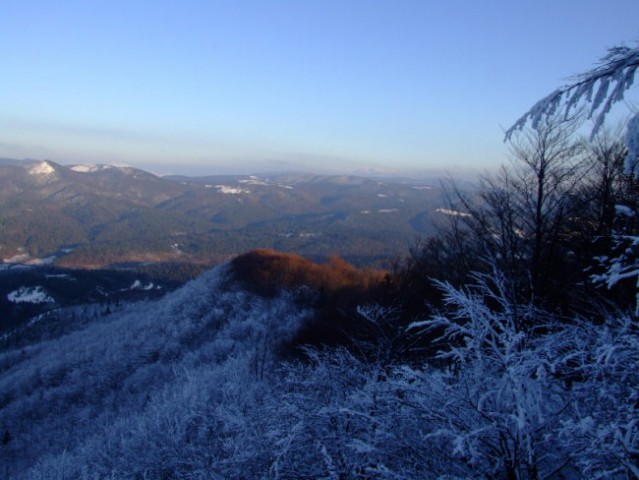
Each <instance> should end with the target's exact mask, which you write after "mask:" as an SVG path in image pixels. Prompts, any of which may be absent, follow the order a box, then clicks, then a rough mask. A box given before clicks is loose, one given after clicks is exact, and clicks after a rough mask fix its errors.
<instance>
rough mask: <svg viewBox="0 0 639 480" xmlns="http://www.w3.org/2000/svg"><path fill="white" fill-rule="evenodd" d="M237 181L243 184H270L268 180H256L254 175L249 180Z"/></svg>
mask: <svg viewBox="0 0 639 480" xmlns="http://www.w3.org/2000/svg"><path fill="white" fill-rule="evenodd" d="M237 183H243V184H244V185H267V186H268V185H270V184H269V183H268V182H265V181H264V180H258V179H257V178H255V177H251V178H250V179H249V180H238V182H237Z"/></svg>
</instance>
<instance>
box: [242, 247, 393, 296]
mask: <svg viewBox="0 0 639 480" xmlns="http://www.w3.org/2000/svg"><path fill="white" fill-rule="evenodd" d="M231 266H232V268H233V271H234V273H235V275H236V276H237V278H239V279H240V280H242V281H244V282H246V283H247V285H248V286H250V287H252V288H255V289H257V290H259V291H260V292H262V293H275V291H276V290H278V289H280V288H295V287H301V286H307V287H310V288H312V289H317V290H324V291H331V292H336V291H338V290H360V291H362V290H370V289H373V288H375V287H377V286H378V285H380V283H381V282H382V281H383V280H384V279H385V278H386V277H387V272H384V271H381V270H373V269H359V268H357V267H354V266H353V265H351V264H350V263H348V262H346V261H345V260H343V259H341V258H339V257H335V256H334V257H331V258H330V260H329V261H328V262H327V263H323V264H320V263H316V262H312V261H311V260H308V259H306V258H304V257H301V256H299V255H295V254H292V253H280V252H276V251H274V250H266V249H262V250H253V251H251V252H248V253H245V254H243V255H240V256H238V257H236V258H235V259H234V260H233V261H232V262H231Z"/></svg>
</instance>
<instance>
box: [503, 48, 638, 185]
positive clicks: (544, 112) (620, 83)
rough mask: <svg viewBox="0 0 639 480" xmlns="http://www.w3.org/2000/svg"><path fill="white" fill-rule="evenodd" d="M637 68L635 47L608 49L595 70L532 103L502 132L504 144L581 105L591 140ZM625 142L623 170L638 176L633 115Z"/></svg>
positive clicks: (627, 86)
mask: <svg viewBox="0 0 639 480" xmlns="http://www.w3.org/2000/svg"><path fill="white" fill-rule="evenodd" d="M637 67H639V47H635V48H630V47H627V46H619V47H614V48H611V49H609V50H608V54H607V55H606V56H605V57H603V58H602V59H601V61H600V63H599V64H598V65H597V66H596V67H595V68H593V69H592V70H589V71H587V72H585V73H582V74H580V75H577V76H576V77H575V78H574V81H573V82H572V83H569V84H568V85H565V86H563V87H561V88H558V89H557V90H555V91H554V92H552V93H551V94H550V95H548V96H546V97H544V98H542V99H541V100H539V101H538V102H537V103H535V104H534V105H533V106H532V108H531V109H530V110H528V111H527V112H526V113H525V114H524V115H522V117H521V118H519V119H518V120H517V121H516V122H515V123H514V124H513V125H512V126H511V127H510V128H509V129H508V130H507V131H506V140H509V139H510V138H511V137H512V135H513V134H514V133H515V132H516V131H518V130H521V129H523V128H524V127H525V126H526V125H527V124H528V123H529V122H530V124H531V126H532V128H534V129H536V128H537V127H538V126H539V123H540V122H541V121H542V120H543V119H545V118H547V117H549V116H552V115H554V114H556V113H559V112H561V111H562V110H563V114H564V115H565V116H566V117H568V116H569V115H570V113H571V112H572V111H574V110H575V109H576V108H577V107H578V106H579V105H580V104H583V103H586V104H590V108H589V111H588V118H594V120H595V123H594V126H593V129H592V132H591V137H594V136H595V135H596V134H597V132H598V131H599V129H600V128H601V126H602V125H603V123H604V120H605V119H606V116H607V115H608V113H610V110H611V108H612V105H613V104H615V103H617V102H620V101H623V100H624V94H625V92H626V90H628V89H630V87H632V85H633V82H634V76H635V71H636V70H637ZM626 142H627V146H628V156H627V158H626V170H627V171H628V172H629V173H630V172H632V173H634V174H635V175H639V171H637V168H636V163H637V162H636V160H637V157H638V156H639V114H636V115H634V116H633V117H632V119H631V120H630V122H629V124H628V133H627V140H626Z"/></svg>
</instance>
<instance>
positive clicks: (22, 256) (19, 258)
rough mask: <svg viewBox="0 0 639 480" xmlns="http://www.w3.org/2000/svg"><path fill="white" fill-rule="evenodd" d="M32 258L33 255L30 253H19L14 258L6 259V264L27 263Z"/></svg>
mask: <svg viewBox="0 0 639 480" xmlns="http://www.w3.org/2000/svg"><path fill="white" fill-rule="evenodd" d="M30 258H31V255H29V254H28V253H18V254H17V255H14V256H13V257H9V258H4V259H3V261H4V263H25V262H27V261H28V260H29V259H30Z"/></svg>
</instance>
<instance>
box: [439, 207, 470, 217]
mask: <svg viewBox="0 0 639 480" xmlns="http://www.w3.org/2000/svg"><path fill="white" fill-rule="evenodd" d="M435 211H436V212H438V213H443V214H444V215H449V216H451V217H470V216H471V215H470V213H466V212H460V211H458V210H452V209H450V208H437V209H435Z"/></svg>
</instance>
